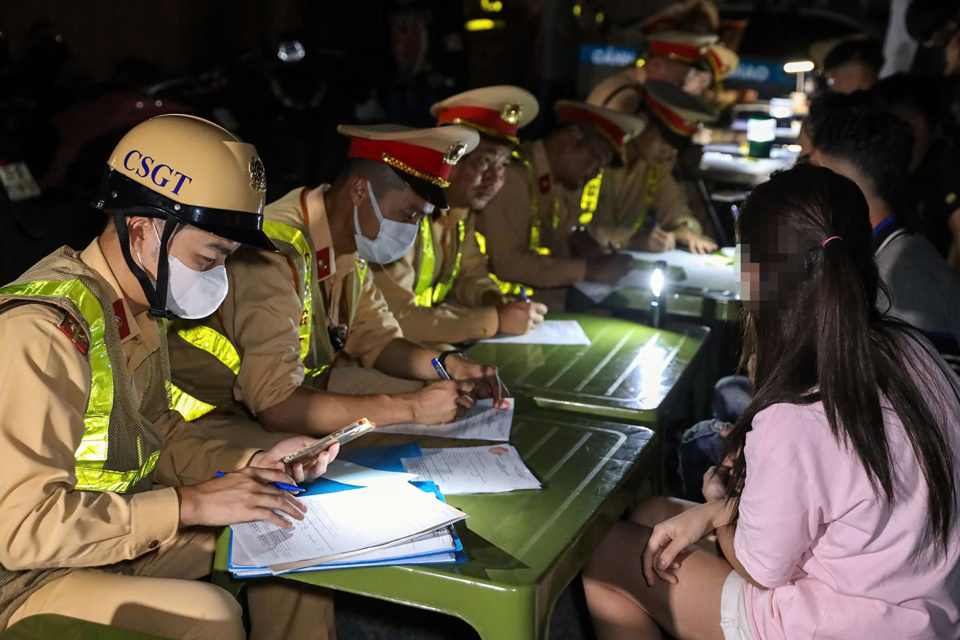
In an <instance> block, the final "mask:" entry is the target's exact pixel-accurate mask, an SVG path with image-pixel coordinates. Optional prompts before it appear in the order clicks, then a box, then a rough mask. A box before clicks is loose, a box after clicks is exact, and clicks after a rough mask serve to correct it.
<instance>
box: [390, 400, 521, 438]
mask: <svg viewBox="0 0 960 640" xmlns="http://www.w3.org/2000/svg"><path fill="white" fill-rule="evenodd" d="M502 402H503V403H504V408H502V409H496V408H494V406H493V399H492V398H484V399H483V400H477V404H476V405H474V406H473V407H472V408H470V409H468V410H467V413H466V415H465V416H463V417H462V418H457V419H456V420H454V421H453V422H451V423H449V424H435V425H425V424H416V423H412V422H404V423H401V424H394V425H390V426H389V427H377V431H380V432H383V433H405V434H408V435H414V436H436V437H438V438H459V439H461V440H494V441H496V442H506V441H507V440H509V439H510V426H511V425H512V424H513V409H514V399H513V398H503V400H502Z"/></svg>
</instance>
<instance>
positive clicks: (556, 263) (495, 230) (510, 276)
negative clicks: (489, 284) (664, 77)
mask: <svg viewBox="0 0 960 640" xmlns="http://www.w3.org/2000/svg"><path fill="white" fill-rule="evenodd" d="M554 110H555V111H556V114H557V126H556V127H555V128H554V129H553V130H552V131H551V132H550V133H549V134H547V136H546V138H544V139H542V140H537V141H535V142H533V143H530V144H526V145H522V146H521V150H520V153H521V155H522V156H523V158H524V161H523V162H516V163H514V164H513V165H511V166H510V167H509V168H508V169H507V175H506V179H505V181H504V185H503V188H502V189H501V190H500V193H498V194H497V196H496V197H495V198H494V199H493V200H492V201H491V202H490V204H489V205H487V207H486V209H484V211H483V215H481V216H478V221H477V227H478V230H479V231H480V233H482V234H483V235H484V237H485V238H486V243H485V244H486V251H487V256H488V257H489V258H490V267H491V271H493V273H494V274H495V275H496V276H497V277H498V278H499V279H501V280H503V281H508V282H516V283H520V284H523V285H528V286H531V287H533V288H534V289H535V290H537V295H538V296H540V295H542V294H541V292H540V291H539V289H538V288H540V287H543V288H550V287H564V286H567V285H571V284H574V283H577V282H580V281H582V280H593V281H598V282H615V281H617V280H619V279H620V278H621V277H622V276H623V275H624V274H625V273H626V271H627V269H628V266H629V258H627V257H626V256H622V255H616V254H609V255H598V256H595V257H591V258H588V259H581V258H574V257H572V256H571V253H570V247H569V245H568V241H569V239H570V236H571V234H572V233H573V231H574V230H575V229H576V228H577V227H578V225H579V219H580V195H581V190H582V189H583V185H584V184H586V182H587V181H588V180H590V179H591V178H593V177H594V176H595V175H596V174H597V172H598V171H600V169H601V168H602V167H604V166H607V165H609V164H610V163H611V161H613V160H614V159H615V158H616V159H617V160H620V159H621V157H622V153H623V151H624V146H625V144H626V143H627V142H629V141H630V140H631V139H632V138H634V137H636V136H637V135H638V134H639V133H640V132H641V131H642V130H643V121H642V120H640V119H639V118H636V117H634V116H630V115H627V114H623V113H620V112H619V111H613V110H611V109H605V108H603V107H594V106H592V105H588V104H585V103H581V102H574V101H571V100H561V101H559V102H558V103H557V104H556V105H555V107H554ZM540 299H543V300H546V301H548V303H553V304H555V305H556V306H559V304H558V303H557V302H556V300H555V297H550V298H547V297H544V298H540Z"/></svg>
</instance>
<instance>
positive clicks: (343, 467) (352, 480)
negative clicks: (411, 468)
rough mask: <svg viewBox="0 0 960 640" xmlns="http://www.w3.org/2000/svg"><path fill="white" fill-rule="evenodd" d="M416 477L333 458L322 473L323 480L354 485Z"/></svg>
mask: <svg viewBox="0 0 960 640" xmlns="http://www.w3.org/2000/svg"><path fill="white" fill-rule="evenodd" d="M416 477H417V476H415V475H414V474H412V473H397V472H395V471H381V470H380V469H371V468H370V467H364V466H361V465H359V464H354V463H353V462H348V461H346V460H334V461H333V462H331V463H330V464H329V465H327V470H326V472H325V473H324V474H323V478H324V479H325V480H334V481H336V482H339V483H340V484H349V485H352V486H354V487H372V486H373V485H375V484H382V483H384V482H409V481H410V480H413V479H415V478H416Z"/></svg>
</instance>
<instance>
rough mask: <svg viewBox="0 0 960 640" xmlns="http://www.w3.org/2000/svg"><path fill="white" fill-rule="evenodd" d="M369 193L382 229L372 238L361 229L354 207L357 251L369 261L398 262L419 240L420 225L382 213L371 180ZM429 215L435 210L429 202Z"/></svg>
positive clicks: (427, 208) (368, 185)
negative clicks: (384, 215)
mask: <svg viewBox="0 0 960 640" xmlns="http://www.w3.org/2000/svg"><path fill="white" fill-rule="evenodd" d="M367 193H369V194H370V204H371V205H373V212H374V213H375V214H376V215H377V220H379V221H380V230H379V231H378V232H377V237H376V238H374V239H373V240H371V239H370V238H368V237H367V236H365V235H363V233H362V232H361V231H360V216H359V215H358V213H357V212H358V209H357V207H356V206H354V207H353V229H354V232H355V233H354V238H355V239H356V241H357V253H358V254H359V255H360V257H361V258H363V259H364V260H366V261H367V262H373V263H376V264H389V263H391V262H396V261H397V260H399V259H400V258H402V257H403V256H405V255H407V252H408V251H410V249H411V248H413V243H414V242H416V241H417V231H418V227H417V225H415V224H407V223H405V222H396V221H394V220H387V219H386V218H384V217H383V214H382V213H380V205H378V204H377V198H376V196H374V195H373V187H371V186H370V181H367ZM425 210H426V213H427V215H429V214H430V212H431V211H433V205H432V204H430V203H429V202H428V203H427V206H426V207H425Z"/></svg>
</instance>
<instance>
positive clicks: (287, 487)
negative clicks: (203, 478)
mask: <svg viewBox="0 0 960 640" xmlns="http://www.w3.org/2000/svg"><path fill="white" fill-rule="evenodd" d="M225 475H227V474H225V473H224V472H223V471H217V477H218V478H222V477H223V476H225ZM272 484H273V486H275V487H276V488H277V489H283V490H284V491H289V492H290V493H299V492H301V491H306V489H304V488H303V487H298V486H296V485H293V484H287V483H285V482H274V483H272Z"/></svg>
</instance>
